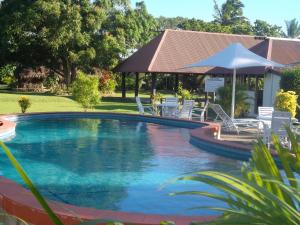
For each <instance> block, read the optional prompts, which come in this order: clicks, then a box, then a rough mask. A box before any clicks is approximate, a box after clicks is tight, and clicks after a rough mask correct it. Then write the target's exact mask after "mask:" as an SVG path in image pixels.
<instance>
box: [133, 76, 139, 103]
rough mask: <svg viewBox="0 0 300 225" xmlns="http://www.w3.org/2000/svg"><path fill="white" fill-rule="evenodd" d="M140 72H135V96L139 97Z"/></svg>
mask: <svg viewBox="0 0 300 225" xmlns="http://www.w3.org/2000/svg"><path fill="white" fill-rule="evenodd" d="M139 75H140V74H139V73H135V89H134V96H135V97H138V96H139V80H140V78H139Z"/></svg>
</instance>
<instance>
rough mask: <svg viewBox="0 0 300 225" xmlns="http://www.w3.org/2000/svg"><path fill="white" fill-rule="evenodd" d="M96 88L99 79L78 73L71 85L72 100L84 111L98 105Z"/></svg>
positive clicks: (98, 98)
mask: <svg viewBox="0 0 300 225" xmlns="http://www.w3.org/2000/svg"><path fill="white" fill-rule="evenodd" d="M98 86H99V79H98V77H97V76H88V75H86V74H85V73H83V72H79V73H78V74H77V77H76V79H75V80H74V82H73V83H72V95H73V97H74V100H75V101H77V102H78V103H80V104H81V105H82V107H83V108H84V110H85V111H86V110H87V109H90V108H93V107H94V106H95V105H96V104H98V103H99V101H100V93H99V90H98Z"/></svg>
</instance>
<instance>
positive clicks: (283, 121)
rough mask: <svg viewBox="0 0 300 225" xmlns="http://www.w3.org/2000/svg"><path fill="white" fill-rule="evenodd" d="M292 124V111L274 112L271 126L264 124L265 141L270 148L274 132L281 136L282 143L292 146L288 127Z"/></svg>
mask: <svg viewBox="0 0 300 225" xmlns="http://www.w3.org/2000/svg"><path fill="white" fill-rule="evenodd" d="M291 126H292V114H291V113H290V112H281V111H274V112H273V114H272V122H271V127H269V126H268V125H265V126H264V136H263V141H264V143H265V144H266V145H267V146H268V149H269V148H270V144H271V141H272V133H274V134H275V135H277V136H278V137H279V140H280V142H281V143H282V144H284V145H287V146H288V148H289V149H290V148H291V142H290V140H289V138H288V133H287V131H286V127H290V128H291Z"/></svg>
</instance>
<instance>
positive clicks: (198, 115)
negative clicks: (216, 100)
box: [192, 101, 209, 122]
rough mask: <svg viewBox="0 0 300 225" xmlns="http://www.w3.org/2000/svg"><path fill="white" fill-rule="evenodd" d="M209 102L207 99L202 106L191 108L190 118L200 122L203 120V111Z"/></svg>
mask: <svg viewBox="0 0 300 225" xmlns="http://www.w3.org/2000/svg"><path fill="white" fill-rule="evenodd" d="M208 104H209V102H208V101H207V102H206V103H205V105H204V107H203V108H197V107H196V108H195V107H194V108H193V112H192V119H194V118H195V119H199V120H200V122H204V119H205V118H204V117H205V112H206V111H207V108H208Z"/></svg>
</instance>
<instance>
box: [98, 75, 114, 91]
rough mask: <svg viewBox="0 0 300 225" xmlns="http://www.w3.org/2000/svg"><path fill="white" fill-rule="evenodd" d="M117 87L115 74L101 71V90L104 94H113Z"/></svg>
mask: <svg viewBox="0 0 300 225" xmlns="http://www.w3.org/2000/svg"><path fill="white" fill-rule="evenodd" d="M116 86H117V82H116V80H115V78H114V76H113V74H112V73H111V72H109V71H106V70H101V72H100V78H99V90H100V92H101V93H102V94H112V93H113V92H114V91H115V89H116Z"/></svg>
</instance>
